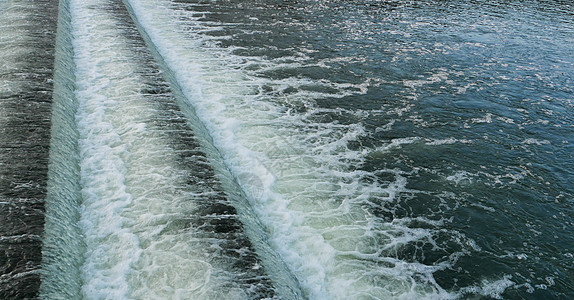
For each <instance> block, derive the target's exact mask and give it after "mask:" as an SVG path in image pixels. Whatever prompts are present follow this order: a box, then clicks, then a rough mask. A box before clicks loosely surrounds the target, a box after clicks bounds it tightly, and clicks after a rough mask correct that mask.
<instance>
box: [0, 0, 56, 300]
mask: <svg viewBox="0 0 574 300" xmlns="http://www.w3.org/2000/svg"><path fill="white" fill-rule="evenodd" d="M57 3H58V1H54V0H39V1H32V0H27V1H11V0H8V1H2V2H0V299H15V298H33V297H35V296H36V295H37V292H38V287H39V285H40V280H39V279H40V271H39V265H40V261H41V246H42V241H41V236H42V231H43V227H44V199H45V196H46V180H47V170H48V168H47V166H48V147H49V139H50V131H49V130H50V108H51V106H50V105H51V98H52V65H53V52H54V40H55V31H56V18H57Z"/></svg>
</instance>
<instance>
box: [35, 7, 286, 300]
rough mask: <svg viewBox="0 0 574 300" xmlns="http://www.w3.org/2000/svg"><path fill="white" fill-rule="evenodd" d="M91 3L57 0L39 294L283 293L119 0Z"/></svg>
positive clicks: (260, 295)
mask: <svg viewBox="0 0 574 300" xmlns="http://www.w3.org/2000/svg"><path fill="white" fill-rule="evenodd" d="M92 4H96V3H95V2H94V3H90V2H85V1H61V3H60V21H59V22H60V23H59V32H58V47H57V57H56V85H55V100H54V109H53V119H54V122H53V128H52V131H53V134H52V146H51V153H50V155H51V156H50V176H49V187H48V191H49V192H48V200H47V212H46V215H47V216H46V234H45V240H44V261H43V283H42V287H41V292H42V293H41V296H42V297H43V298H66V299H77V298H97V297H113V298H142V297H149V296H152V297H171V296H174V295H175V296H177V297H183V298H189V297H191V298H198V297H199V298H207V299H212V298H237V299H239V298H241V299H258V298H273V297H274V296H275V293H276V292H278V293H281V292H283V291H282V290H281V288H279V289H277V288H276V287H275V286H274V285H273V284H272V281H273V280H275V279H276V278H273V276H270V275H267V273H268V272H267V271H268V270H269V269H273V265H271V268H268V265H266V264H265V263H262V262H261V261H260V259H259V258H258V256H257V254H255V252H254V249H253V246H252V242H251V241H250V240H249V238H248V236H247V235H246V234H245V233H244V230H243V225H242V223H241V222H240V221H239V218H240V216H238V215H237V210H236V208H235V207H233V206H232V205H231V203H230V202H229V200H228V199H229V197H234V196H233V195H230V192H229V189H226V190H225V192H224V190H223V189H222V187H221V185H222V184H223V185H225V182H224V181H225V176H221V175H220V174H218V175H216V174H215V173H214V169H213V168H212V166H211V165H212V164H213V161H212V159H213V158H212V157H211V156H209V155H207V156H206V154H204V153H205V152H204V151H205V150H206V149H205V148H204V149H203V150H202V149H200V144H203V145H206V144H209V142H208V141H202V140H203V139H205V138H203V137H202V136H201V132H200V135H197V132H196V131H197V130H196V129H197V128H199V127H201V126H200V125H198V124H197V123H194V120H193V119H190V118H188V115H183V114H182V113H181V112H180V108H179V107H178V105H177V102H176V101H175V98H174V94H177V91H175V92H172V88H170V86H169V84H168V83H166V82H165V81H164V80H163V79H162V71H161V70H160V69H158V65H157V64H156V63H155V62H154V61H153V58H152V57H151V54H150V53H149V50H148V49H147V48H146V45H145V44H144V43H143V40H141V37H140V36H139V33H138V32H137V30H136V29H135V26H134V24H133V23H132V21H131V20H130V17H129V15H128V14H127V11H126V9H125V7H124V6H123V4H122V3H121V2H119V1H106V2H104V3H100V2H98V5H92ZM190 127H191V128H193V130H192V129H190ZM207 150H209V149H207ZM220 182H222V183H220ZM239 211H241V210H239ZM63 233H65V234H63ZM260 238H263V237H261V236H260ZM255 248H256V249H258V247H257V246H256V247H255ZM274 264H279V263H278V261H275V262H274ZM284 274H285V273H281V274H280V276H285V275H284ZM282 298H290V297H282Z"/></svg>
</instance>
